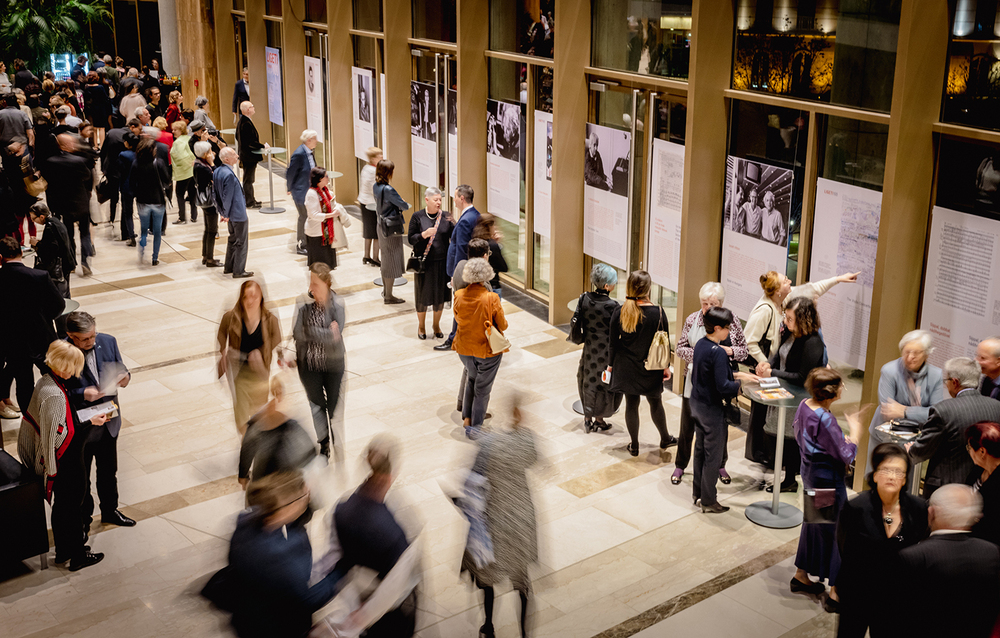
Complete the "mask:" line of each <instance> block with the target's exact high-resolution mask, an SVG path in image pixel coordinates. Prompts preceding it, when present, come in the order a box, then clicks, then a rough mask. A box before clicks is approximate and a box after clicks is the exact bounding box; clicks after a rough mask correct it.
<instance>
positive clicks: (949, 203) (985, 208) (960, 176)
mask: <svg viewBox="0 0 1000 638" xmlns="http://www.w3.org/2000/svg"><path fill="white" fill-rule="evenodd" d="M940 152H941V155H940V158H939V160H938V176H937V200H936V202H935V203H936V204H937V205H938V206H941V207H942V208H949V209H951V210H957V211H961V212H963V213H972V214H975V215H982V216H984V217H990V218H992V219H1000V195H998V193H1000V146H997V145H995V144H987V143H985V142H977V141H972V140H959V139H955V138H951V137H943V138H942V139H941V151H940Z"/></svg>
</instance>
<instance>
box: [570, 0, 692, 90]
mask: <svg viewBox="0 0 1000 638" xmlns="http://www.w3.org/2000/svg"><path fill="white" fill-rule="evenodd" d="M691 4H692V2H691V0H676V1H674V2H667V1H666V0H663V1H662V2H651V1H647V2H595V3H593V9H592V17H591V20H592V22H591V43H590V59H591V64H593V65H594V66H597V67H603V68H606V69H617V70H619V71H633V72H636V73H643V74H646V75H660V76H664V77H670V78H680V79H687V77H688V63H689V61H690V57H691Z"/></svg>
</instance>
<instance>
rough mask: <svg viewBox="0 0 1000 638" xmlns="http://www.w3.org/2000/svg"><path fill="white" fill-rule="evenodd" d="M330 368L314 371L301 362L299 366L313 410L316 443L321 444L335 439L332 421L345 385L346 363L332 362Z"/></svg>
mask: <svg viewBox="0 0 1000 638" xmlns="http://www.w3.org/2000/svg"><path fill="white" fill-rule="evenodd" d="M328 366H329V368H330V369H329V370H319V371H312V370H307V369H306V368H307V366H305V365H303V364H302V363H301V362H300V363H299V365H298V369H299V379H301V380H302V387H303V388H305V390H306V398H307V399H309V408H310V409H311V410H312V418H313V427H315V428H316V441H317V442H320V443H321V442H323V441H326V440H332V438H333V437H332V431H331V429H330V421H331V420H332V419H333V413H334V412H335V411H336V410H337V403H339V402H340V388H341V386H342V385H343V383H344V362H343V361H340V362H330V363H329V364H328Z"/></svg>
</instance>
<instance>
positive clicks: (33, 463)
mask: <svg viewBox="0 0 1000 638" xmlns="http://www.w3.org/2000/svg"><path fill="white" fill-rule="evenodd" d="M45 365H46V366H48V368H49V372H47V373H46V374H44V375H42V378H41V379H39V381H38V383H37V384H35V390H34V392H33V393H32V395H31V402H30V403H29V404H28V407H27V409H26V410H25V411H24V413H23V419H22V421H21V431H20V432H19V433H18V437H17V455H18V457H20V459H21V462H22V463H24V464H25V465H27V466H28V467H30V468H31V469H33V470H34V472H35V474H37V475H38V476H39V477H41V478H42V479H43V480H44V483H45V498H46V499H47V500H48V501H49V502H51V503H52V537H53V540H54V541H55V545H56V562H57V563H63V562H66V561H67V560H68V561H70V564H69V570H70V571H73V572H75V571H78V570H80V569H83V568H84V567H89V566H90V565H96V564H97V563H99V562H101V560H102V559H103V558H104V554H94V553H91V551H90V548H89V547H87V546H86V545H85V544H84V542H85V537H86V532H85V531H84V529H83V525H82V523H81V521H82V520H83V501H84V498H85V497H86V492H87V475H86V472H85V471H84V461H83V446H84V443H85V442H86V439H87V435H88V433H89V431H90V428H91V427H92V426H103V425H104V423H105V422H106V421H107V420H108V419H107V415H100V416H95V417H93V418H92V419H90V420H89V421H83V422H81V421H80V420H79V419H78V418H77V414H76V411H75V410H74V409H72V408H71V407H70V401H69V390H68V389H67V387H66V382H67V381H68V380H69V379H72V378H74V377H78V376H80V373H81V372H83V365H84V355H83V352H81V351H80V349H79V348H77V347H76V346H74V345H72V344H70V343H68V342H66V341H53V342H52V343H51V344H50V345H49V349H48V352H46V353H45ZM53 492H54V493H55V496H56V498H55V501H53V500H52V495H53Z"/></svg>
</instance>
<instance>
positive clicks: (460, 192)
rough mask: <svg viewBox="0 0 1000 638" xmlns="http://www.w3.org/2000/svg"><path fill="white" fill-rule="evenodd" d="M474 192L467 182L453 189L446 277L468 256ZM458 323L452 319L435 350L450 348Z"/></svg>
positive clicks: (474, 216) (475, 212) (473, 225)
mask: <svg viewBox="0 0 1000 638" xmlns="http://www.w3.org/2000/svg"><path fill="white" fill-rule="evenodd" d="M475 195H476V193H475V191H473V190H472V187H471V186H469V185H468V184H462V185H461V186H458V187H457V188H456V189H455V193H454V195H453V197H452V199H454V200H455V208H456V209H457V210H458V211H459V215H458V221H457V222H456V223H455V230H453V231H452V233H451V243H450V244H448V261H447V262H445V270H446V271H447V273H448V279H451V278H452V276H453V275H454V274H455V266H456V264H458V262H460V261H462V260H463V259H465V258H466V257H467V256H468V252H469V240H470V239H472V231H473V230H475V229H476V224H478V223H479V211H478V210H476V207H475V206H473V205H472V200H473V198H474V197H475ZM457 328H458V323H457V322H456V321H455V320H454V319H452V321H451V334H449V335H448V338H447V339H445V340H444V342H443V343H441V344H439V345H436V346H434V349H435V350H451V342H452V341H454V340H455V330H456V329H457Z"/></svg>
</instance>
